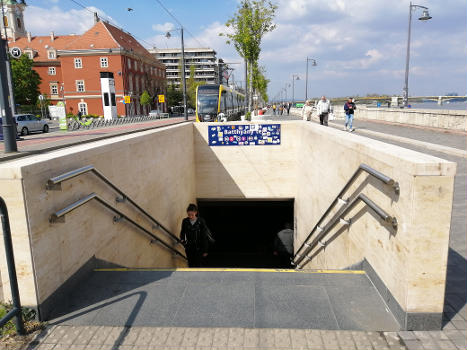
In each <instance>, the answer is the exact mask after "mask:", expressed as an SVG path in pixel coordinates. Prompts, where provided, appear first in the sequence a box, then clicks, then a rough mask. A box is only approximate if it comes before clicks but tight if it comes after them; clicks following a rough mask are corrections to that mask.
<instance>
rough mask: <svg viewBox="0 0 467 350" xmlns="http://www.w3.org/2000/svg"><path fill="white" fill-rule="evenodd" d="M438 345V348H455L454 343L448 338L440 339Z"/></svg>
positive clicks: (454, 349)
mask: <svg viewBox="0 0 467 350" xmlns="http://www.w3.org/2000/svg"><path fill="white" fill-rule="evenodd" d="M438 345H439V349H440V350H457V347H456V345H455V344H454V343H453V342H451V341H450V340H440V341H438Z"/></svg>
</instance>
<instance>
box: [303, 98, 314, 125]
mask: <svg viewBox="0 0 467 350" xmlns="http://www.w3.org/2000/svg"><path fill="white" fill-rule="evenodd" d="M312 112H313V107H312V106H311V101H310V100H306V102H305V105H304V106H303V108H302V119H303V120H305V121H311V113H312Z"/></svg>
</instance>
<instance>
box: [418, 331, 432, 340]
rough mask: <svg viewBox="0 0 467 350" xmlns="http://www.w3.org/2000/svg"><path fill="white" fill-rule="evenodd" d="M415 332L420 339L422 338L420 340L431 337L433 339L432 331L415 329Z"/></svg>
mask: <svg viewBox="0 0 467 350" xmlns="http://www.w3.org/2000/svg"><path fill="white" fill-rule="evenodd" d="M413 333H414V334H415V336H416V337H417V338H418V339H420V340H425V339H426V340H430V339H432V338H431V335H430V333H428V332H424V331H414V332H413Z"/></svg>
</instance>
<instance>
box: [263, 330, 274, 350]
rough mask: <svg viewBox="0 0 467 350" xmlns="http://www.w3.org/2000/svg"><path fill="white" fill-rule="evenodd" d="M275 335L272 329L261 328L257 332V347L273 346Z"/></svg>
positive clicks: (267, 347)
mask: <svg viewBox="0 0 467 350" xmlns="http://www.w3.org/2000/svg"><path fill="white" fill-rule="evenodd" d="M274 338H275V335H274V330H273V329H261V332H260V333H259V347H260V348H266V349H271V348H274V347H275V339H274Z"/></svg>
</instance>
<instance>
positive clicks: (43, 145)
mask: <svg viewBox="0 0 467 350" xmlns="http://www.w3.org/2000/svg"><path fill="white" fill-rule="evenodd" d="M193 119H194V117H192V116H191V117H189V120H193ZM183 122H185V119H184V118H183V117H176V118H168V119H158V120H152V121H146V122H141V123H135V124H123V125H116V126H110V127H105V128H97V129H91V130H86V129H84V130H77V131H61V130H57V129H56V128H55V129H51V131H52V132H50V133H47V134H44V133H35V134H31V135H27V136H24V137H22V139H21V140H20V141H17V145H18V152H15V153H7V154H6V153H4V152H3V150H4V144H3V142H1V143H0V161H6V160H9V159H15V158H20V157H25V156H28V155H32V154H37V153H42V152H47V151H50V150H54V149H57V148H63V147H67V146H73V145H77V144H81V143H86V142H92V141H97V140H102V139H106V138H109V137H114V136H118V135H123V134H128V133H132V132H138V131H144V130H149V129H153V128H158V127H162V126H167V125H171V124H178V123H183Z"/></svg>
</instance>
